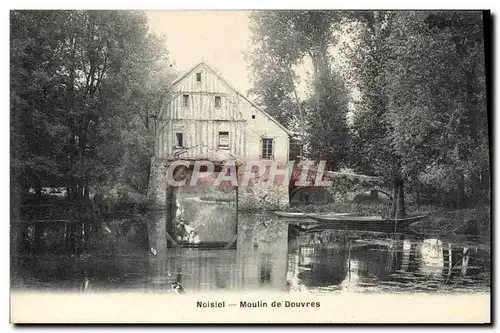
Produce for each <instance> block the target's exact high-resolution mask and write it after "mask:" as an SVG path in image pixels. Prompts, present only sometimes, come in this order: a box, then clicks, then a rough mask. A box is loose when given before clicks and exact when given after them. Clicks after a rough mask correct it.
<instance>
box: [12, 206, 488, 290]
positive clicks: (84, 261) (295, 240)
mask: <svg viewBox="0 0 500 333" xmlns="http://www.w3.org/2000/svg"><path fill="white" fill-rule="evenodd" d="M319 237H322V236H321V235H317V234H316V235H312V234H306V235H292V234H290V235H289V233H288V226H287V225H286V224H283V223H282V222H280V221H278V220H272V218H270V217H268V216H266V215H251V216H246V217H244V216H243V217H241V218H240V223H239V226H238V239H237V247H236V249H235V250H234V249H230V250H201V249H187V248H184V249H182V248H177V249H167V250H166V251H165V252H164V253H163V252H162V253H160V252H159V254H158V255H152V254H137V255H126V256H116V255H106V256H104V255H84V256H63V255H44V256H25V257H14V258H13V261H12V286H13V287H14V288H23V289H37V290H40V289H43V290H60V289H65V290H71V291H78V292H82V293H89V292H99V291H112V290H124V289H132V290H143V291H145V292H155V293H157V292H166V293H172V292H175V291H174V290H173V289H172V283H174V282H177V283H179V284H180V285H182V287H183V288H184V289H185V290H186V292H187V293H195V292H210V291H218V290H232V291H242V290H263V289H269V290H282V291H289V292H309V293H316V292H327V293H331V292H408V291H410V292H414V291H424V292H436V291H488V290H489V283H490V280H489V279H490V261H489V249H487V248H484V247H481V246H479V245H474V244H469V243H468V244H464V245H461V244H456V243H451V242H449V241H446V240H443V239H439V238H435V237H434V238H423V239H418V238H409V237H406V236H403V235H396V236H392V237H389V236H384V235H382V236H380V235H378V236H373V235H370V234H362V233H359V234H357V233H354V232H351V233H349V234H346V233H344V232H338V233H336V234H335V233H333V234H329V235H324V239H319Z"/></svg>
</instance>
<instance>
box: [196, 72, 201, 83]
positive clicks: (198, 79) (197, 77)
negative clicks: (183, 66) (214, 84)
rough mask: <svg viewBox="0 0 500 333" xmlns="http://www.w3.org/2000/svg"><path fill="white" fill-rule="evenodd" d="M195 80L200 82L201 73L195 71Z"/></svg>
mask: <svg viewBox="0 0 500 333" xmlns="http://www.w3.org/2000/svg"><path fill="white" fill-rule="evenodd" d="M196 81H198V82H201V73H196Z"/></svg>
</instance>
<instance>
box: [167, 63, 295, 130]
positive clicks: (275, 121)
mask: <svg viewBox="0 0 500 333" xmlns="http://www.w3.org/2000/svg"><path fill="white" fill-rule="evenodd" d="M200 65H204V66H206V67H207V68H208V69H209V70H211V71H212V72H213V73H214V74H215V75H216V76H217V77H218V78H219V80H221V81H222V82H223V83H224V84H226V85H227V86H228V88H229V89H231V90H232V91H234V92H235V93H236V95H238V96H240V97H242V98H243V99H244V100H246V101H247V102H248V103H250V105H251V106H253V107H254V108H256V109H257V110H259V111H260V112H262V113H263V114H264V115H265V116H267V117H268V118H269V119H271V121H273V122H274V123H275V124H276V125H278V127H279V128H281V129H282V130H283V131H285V133H287V134H288V135H290V136H292V132H291V131H290V130H289V129H288V128H286V127H285V126H283V125H282V124H281V123H280V122H279V121H277V120H276V119H275V118H274V117H273V116H271V115H270V114H269V113H267V112H266V111H264V110H262V108H260V107H259V106H257V104H255V103H254V102H252V101H251V100H250V99H249V98H248V97H247V96H245V95H244V94H242V93H241V92H240V91H239V90H238V89H236V88H235V87H234V86H233V85H232V84H231V83H229V82H228V81H227V80H226V79H225V78H224V76H222V74H221V73H220V72H219V70H217V69H216V68H214V67H212V66H210V65H209V64H208V63H206V62H205V61H200V62H198V63H197V64H196V65H194V66H193V67H191V68H190V69H189V70H188V71H186V72H185V73H184V74H183V75H181V76H179V77H178V78H177V79H175V80H174V81H172V84H171V85H170V87H173V86H174V85H176V84H177V83H179V82H180V81H181V80H182V79H184V78H185V77H186V76H188V75H189V74H190V73H191V72H193V71H194V70H195V69H196V68H198V67H199V66H200Z"/></svg>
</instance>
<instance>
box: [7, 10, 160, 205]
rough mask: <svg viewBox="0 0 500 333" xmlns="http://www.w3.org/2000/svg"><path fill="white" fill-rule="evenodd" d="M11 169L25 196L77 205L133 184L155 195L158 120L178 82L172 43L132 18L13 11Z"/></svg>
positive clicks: (138, 15)
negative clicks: (152, 177) (169, 58)
mask: <svg viewBox="0 0 500 333" xmlns="http://www.w3.org/2000/svg"><path fill="white" fill-rule="evenodd" d="M10 42H11V117H10V118H11V138H12V140H11V142H12V146H11V151H12V156H11V157H12V158H11V161H12V162H11V166H12V168H11V170H12V176H13V178H14V179H16V180H17V181H18V182H19V183H20V184H21V187H22V189H23V190H24V191H26V190H27V189H28V188H29V187H32V188H36V189H38V190H39V189H40V188H41V186H60V187H61V186H63V187H67V188H68V189H69V193H70V197H71V199H73V200H74V199H78V198H82V197H86V198H88V196H89V193H90V192H91V189H92V188H93V189H97V190H98V187H99V186H100V185H101V184H106V183H108V182H124V183H127V184H129V185H130V186H132V187H134V188H135V189H136V190H137V191H141V192H145V190H146V186H147V179H148V177H147V174H148V172H149V161H150V158H151V156H152V154H153V151H152V149H153V148H152V147H153V133H152V128H151V123H150V115H151V114H152V113H154V112H155V110H156V109H157V107H158V105H159V102H160V98H161V92H162V90H164V89H165V88H164V87H165V84H166V83H167V82H168V79H169V76H168V73H165V72H164V71H162V70H160V67H161V65H162V63H163V62H164V61H166V50H165V49H164V47H163V46H162V41H161V40H159V39H158V38H157V37H156V36H154V35H151V34H150V33H149V32H148V29H147V24H146V17H145V15H144V14H143V13H139V12H131V11H12V12H11V37H10Z"/></svg>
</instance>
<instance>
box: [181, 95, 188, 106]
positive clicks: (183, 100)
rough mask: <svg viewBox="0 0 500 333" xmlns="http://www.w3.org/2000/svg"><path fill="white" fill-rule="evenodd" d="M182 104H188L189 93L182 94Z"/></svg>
mask: <svg viewBox="0 0 500 333" xmlns="http://www.w3.org/2000/svg"><path fill="white" fill-rule="evenodd" d="M182 105H183V106H189V95H182Z"/></svg>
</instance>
